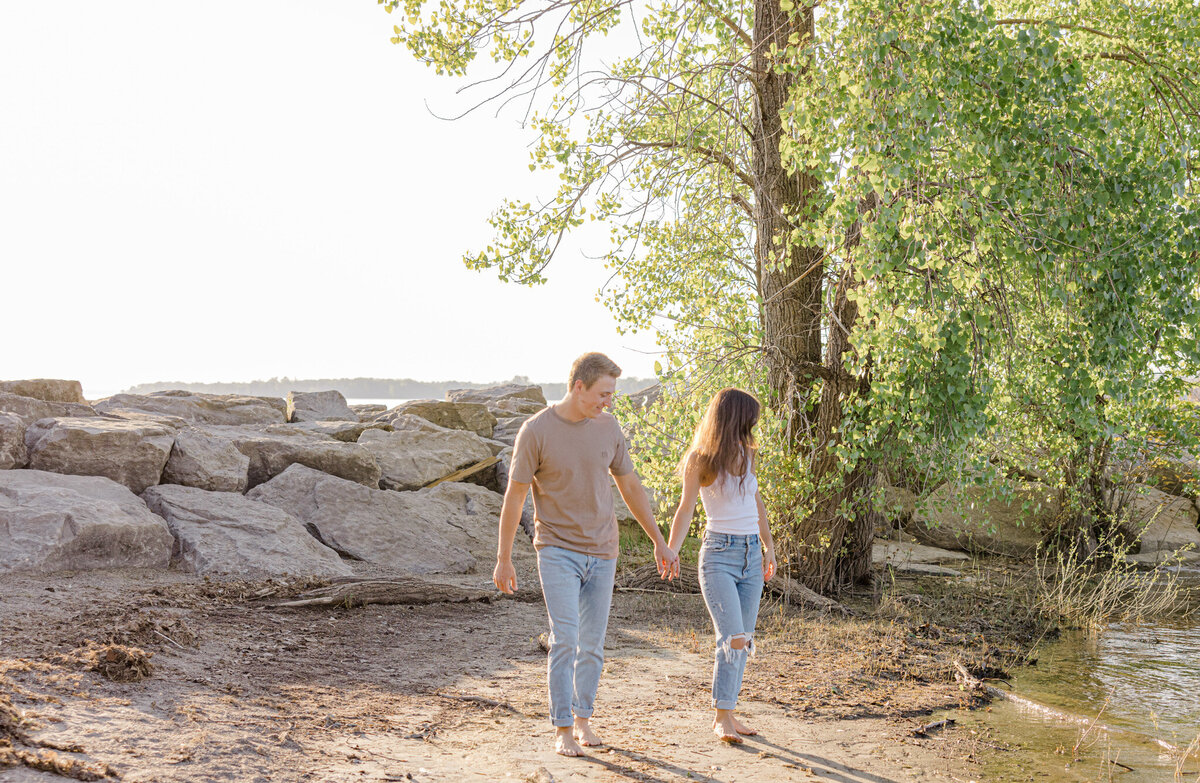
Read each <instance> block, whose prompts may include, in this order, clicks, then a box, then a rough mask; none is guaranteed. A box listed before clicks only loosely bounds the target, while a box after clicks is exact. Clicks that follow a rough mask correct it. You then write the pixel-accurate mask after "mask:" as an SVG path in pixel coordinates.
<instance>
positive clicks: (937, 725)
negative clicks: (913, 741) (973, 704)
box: [912, 718, 954, 737]
mask: <svg viewBox="0 0 1200 783" xmlns="http://www.w3.org/2000/svg"><path fill="white" fill-rule="evenodd" d="M953 725H954V718H946V719H945V720H935V721H934V722H933V723H926V724H925V725H924V726H922V727H921V728H919V729H913V731H912V736H914V737H928V736H929V734H930V733H931V732H934V731H941V730H942V729H944V728H946V727H947V726H953Z"/></svg>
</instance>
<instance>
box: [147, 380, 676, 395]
mask: <svg viewBox="0 0 1200 783" xmlns="http://www.w3.org/2000/svg"><path fill="white" fill-rule="evenodd" d="M505 383H518V384H522V385H529V384H531V383H534V382H533V381H530V380H529V378H527V377H525V376H523V375H517V376H514V377H512V378H511V379H509V380H507V381H494V382H492V383H472V382H470V381H415V380H413V379H412V378H271V379H270V380H265V381H248V382H245V383H184V382H183V381H159V382H155V383H139V384H138V385H136V386H131V387H130V388H128V389H126V392H128V393H131V394H149V393H150V392H156V391H166V390H167V389H184V390H186V391H194V392H203V393H205V394H248V395H252V396H255V397H286V396H287V395H288V392H294V391H297V392H309V391H327V390H329V389H337V390H338V391H340V392H341V393H342V396H344V397H347V398H353V399H360V400H361V399H392V400H395V399H404V400H423V399H439V400H440V399H444V398H445V396H446V391H447V390H449V389H481V388H483V387H485V386H497V385H500V384H505ZM654 383H655V380H654V379H653V378H650V379H646V378H621V379H619V380H618V381H617V390H618V391H621V392H625V393H630V392H635V391H641V390H642V389H644V388H646V387H647V386H650V385H652V384H654ZM537 385H538V386H541V387H542V392H543V393H544V394H545V395H546V399H547V400H557V399H561V398H562V396H563V395H564V394H566V393H567V384H566V383H562V382H558V383H539V384H537Z"/></svg>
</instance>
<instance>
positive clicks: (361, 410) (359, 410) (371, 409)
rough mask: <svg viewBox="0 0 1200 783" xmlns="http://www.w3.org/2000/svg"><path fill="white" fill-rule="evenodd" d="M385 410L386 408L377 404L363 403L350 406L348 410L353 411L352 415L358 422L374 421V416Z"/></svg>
mask: <svg viewBox="0 0 1200 783" xmlns="http://www.w3.org/2000/svg"><path fill="white" fill-rule="evenodd" d="M387 409H388V406H386V405H384V404H382V403H377V402H364V403H360V404H358V405H351V406H350V410H352V411H354V415H356V416H358V420H359V421H374V420H375V417H376V416H378V415H379V414H381V413H383V412H384V411H386V410H387Z"/></svg>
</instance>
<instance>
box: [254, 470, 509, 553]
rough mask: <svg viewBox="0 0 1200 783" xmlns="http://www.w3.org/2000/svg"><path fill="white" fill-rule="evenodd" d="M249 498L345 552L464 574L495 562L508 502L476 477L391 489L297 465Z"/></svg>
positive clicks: (258, 489)
mask: <svg viewBox="0 0 1200 783" xmlns="http://www.w3.org/2000/svg"><path fill="white" fill-rule="evenodd" d="M246 497H248V498H251V499H253V500H257V501H260V502H262V503H269V504H271V505H273V506H277V507H279V508H281V509H283V510H284V511H286V512H288V513H289V514H291V515H292V516H294V517H296V518H297V519H300V520H302V521H304V522H305V523H307V524H308V525H310V526H311V528H312V530H313V532H314V534H316V535H318V536H320V538H321V540H322V541H325V542H326V543H328V544H329V545H330V546H332V547H334V548H335V549H337V550H339V551H341V552H344V553H346V554H348V555H352V556H354V557H358V558H361V559H363V560H368V561H371V562H375V563H381V564H384V565H387V566H390V567H392V568H396V569H398V570H400V571H403V572H406V573H410V574H427V573H438V572H452V573H463V572H466V571H469V570H471V569H472V568H474V567H475V566H476V565H477V563H483V564H485V565H487V566H488V567H489V568H490V562H491V561H492V560H494V558H495V552H496V525H497V522H498V520H499V516H500V506H501V504H502V503H503V498H502V497H501V496H500V495H497V494H496V493H495V492H491V491H489V490H487V489H484V488H483V487H479V486H475V485H473V484H459V483H445V484H439V485H438V486H436V487H430V488H428V489H423V490H419V491H417V492H390V491H387V490H372V489H368V488H366V487H363V486H362V485H359V484H355V483H353V482H349V481H345V480H343V479H338V478H334V477H332V476H329V475H327V474H324V473H320V472H318V471H315V470H311V469H309V468H305V467H303V466H300V465H294V466H292V467H290V468H288V469H287V470H286V471H284V472H283V473H282V474H280V475H279V476H276V477H275V478H273V479H271V480H270V481H268V482H267V483H266V484H263V485H261V486H258V487H255V488H254V489H252V490H250V492H249V493H248V494H247V495H246ZM524 551H525V550H524V549H522V552H524ZM525 554H528V553H525Z"/></svg>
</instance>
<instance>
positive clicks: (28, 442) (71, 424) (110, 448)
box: [25, 417, 175, 493]
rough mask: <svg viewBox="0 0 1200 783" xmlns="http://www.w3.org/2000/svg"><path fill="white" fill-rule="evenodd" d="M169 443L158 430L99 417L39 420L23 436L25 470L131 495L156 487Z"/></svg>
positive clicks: (170, 435)
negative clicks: (118, 487) (94, 482)
mask: <svg viewBox="0 0 1200 783" xmlns="http://www.w3.org/2000/svg"><path fill="white" fill-rule="evenodd" d="M174 442H175V433H174V432H173V431H172V430H171V429H169V428H167V427H164V426H162V425H161V424H154V423H148V422H135V421H121V420H117V419H107V418H98V417H97V418H82V419H81V418H57V419H40V420H38V421H36V422H34V423H33V424H31V425H29V427H28V429H26V430H25V446H26V447H27V448H28V449H29V467H31V468H33V469H35V470H46V471H50V472H51V473H67V474H71V475H76V476H104V477H106V478H110V479H112V480H113V481H116V482H118V483H120V484H124V485H125V486H127V487H129V489H131V490H132V491H133V492H135V493H140V492H141V491H143V490H144V489H146V487H151V486H154V485H155V484H157V483H158V482H159V478H160V477H161V476H162V471H163V468H164V467H165V466H166V464H167V457H168V456H169V455H170V454H171V446H172V444H173V443H174Z"/></svg>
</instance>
